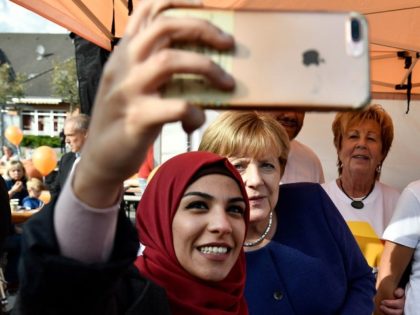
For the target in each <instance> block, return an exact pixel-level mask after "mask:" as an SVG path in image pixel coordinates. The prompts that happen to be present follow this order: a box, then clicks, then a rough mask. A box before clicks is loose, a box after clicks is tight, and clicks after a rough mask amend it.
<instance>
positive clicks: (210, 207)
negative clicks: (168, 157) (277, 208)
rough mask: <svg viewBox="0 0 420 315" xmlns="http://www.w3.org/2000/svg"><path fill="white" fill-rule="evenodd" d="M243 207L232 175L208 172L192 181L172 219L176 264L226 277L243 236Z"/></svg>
mask: <svg viewBox="0 0 420 315" xmlns="http://www.w3.org/2000/svg"><path fill="white" fill-rule="evenodd" d="M245 209H246V204H245V200H244V197H243V196H242V194H241V190H240V189H239V186H238V184H237V183H236V182H235V180H233V179H232V178H230V177H228V176H225V175H219V174H212V175H206V176H203V177H200V178H199V179H197V180H196V181H195V182H193V183H192V184H191V185H190V186H189V187H188V188H187V189H186V191H185V192H184V195H183V197H182V199H181V202H180V204H179V207H178V209H177V211H176V213H175V216H174V219H173V221H172V233H173V243H174V250H175V255H176V257H177V259H178V262H179V263H180V265H181V266H182V267H183V268H184V269H185V270H186V271H187V272H189V273H190V274H192V275H193V276H195V277H197V278H200V279H203V280H207V281H220V280H223V279H224V278H226V276H227V275H228V274H229V272H230V270H231V269H232V267H233V266H234V265H235V262H236V261H237V259H238V256H239V253H240V251H241V248H242V244H243V241H244V238H245V219H244V212H245Z"/></svg>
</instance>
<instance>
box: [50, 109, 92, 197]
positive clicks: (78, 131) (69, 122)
mask: <svg viewBox="0 0 420 315" xmlns="http://www.w3.org/2000/svg"><path fill="white" fill-rule="evenodd" d="M89 121H90V118H89V116H88V115H85V114H78V115H75V116H71V117H69V118H67V119H66V121H65V122H64V135H65V137H66V144H67V146H68V147H69V148H70V150H71V152H68V153H66V154H64V155H63V156H62V157H61V159H60V162H59V164H58V173H57V176H56V177H55V180H54V183H53V184H52V187H51V189H50V191H51V196H52V197H53V198H54V197H57V196H58V195H59V194H60V192H61V189H62V188H63V186H64V183H65V181H66V179H67V176H68V174H69V173H70V171H71V169H72V167H73V164H74V161H76V159H77V158H78V157H79V156H80V152H81V150H82V147H83V145H84V144H85V141H86V137H87V132H88V128H89Z"/></svg>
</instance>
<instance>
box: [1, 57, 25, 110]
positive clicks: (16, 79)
mask: <svg viewBox="0 0 420 315" xmlns="http://www.w3.org/2000/svg"><path fill="white" fill-rule="evenodd" d="M23 82H24V76H23V75H22V74H17V75H15V76H13V72H12V69H11V68H10V65H9V64H7V63H3V64H0V104H6V103H7V102H8V101H10V100H11V99H12V98H13V97H23V96H24V94H25V93H24V87H23Z"/></svg>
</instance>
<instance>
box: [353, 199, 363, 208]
mask: <svg viewBox="0 0 420 315" xmlns="http://www.w3.org/2000/svg"><path fill="white" fill-rule="evenodd" d="M351 206H352V207H353V208H355V209H359V210H360V209H363V207H364V206H365V205H364V204H363V202H362V201H361V200H353V201H352V202H351Z"/></svg>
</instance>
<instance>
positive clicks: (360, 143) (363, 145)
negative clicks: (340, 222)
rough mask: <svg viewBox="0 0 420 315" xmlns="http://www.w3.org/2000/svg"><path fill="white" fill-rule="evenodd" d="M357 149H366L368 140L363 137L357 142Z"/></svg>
mask: <svg viewBox="0 0 420 315" xmlns="http://www.w3.org/2000/svg"><path fill="white" fill-rule="evenodd" d="M356 148H359V149H365V148H366V139H365V138H363V137H360V138H359V140H358V141H357V144H356Z"/></svg>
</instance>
